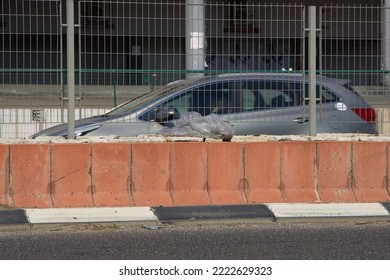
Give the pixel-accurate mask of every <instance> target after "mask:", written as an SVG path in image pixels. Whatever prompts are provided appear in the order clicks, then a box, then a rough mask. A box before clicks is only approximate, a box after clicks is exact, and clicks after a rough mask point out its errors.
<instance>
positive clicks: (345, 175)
mask: <svg viewBox="0 0 390 280" xmlns="http://www.w3.org/2000/svg"><path fill="white" fill-rule="evenodd" d="M388 146H389V144H388V143H387V142H364V141H363V142H357V141H356V142H335V141H333V142H325V141H324V142H320V141H318V142H316V141H296V142H294V141H280V142H251V143H250V142H243V143H239V142H231V143H226V142H205V143H203V142H202V143H198V142H194V143H192V142H184V143H183V142H182V143H180V142H165V143H46V144H31V143H29V144H2V145H0V168H1V169H0V204H5V205H10V206H15V207H24V208H51V207H55V208H58V207H115V206H116V207H120V206H159V205H163V206H168V205H182V206H183V205H223V204H251V203H278V202H291V203H295V202H308V203H309V202H310V203H315V202H318V203H330V202H336V203H337V202H382V201H390V195H389V187H388V185H389V182H388V178H389V172H390V164H389V156H388V149H389V147H388Z"/></svg>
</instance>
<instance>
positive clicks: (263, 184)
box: [245, 142, 284, 203]
mask: <svg viewBox="0 0 390 280" xmlns="http://www.w3.org/2000/svg"><path fill="white" fill-rule="evenodd" d="M245 178H246V180H247V197H248V202H249V203H264V202H270V203H271V202H275V203H276V202H284V198H283V195H282V191H281V178H280V144H279V143H277V142H264V143H245Z"/></svg>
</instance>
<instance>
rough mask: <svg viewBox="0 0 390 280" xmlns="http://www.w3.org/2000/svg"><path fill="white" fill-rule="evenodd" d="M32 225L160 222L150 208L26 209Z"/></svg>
mask: <svg viewBox="0 0 390 280" xmlns="http://www.w3.org/2000/svg"><path fill="white" fill-rule="evenodd" d="M25 211H26V216H27V219H28V220H29V222H30V223H31V224H48V223H88V222H91V223H92V222H134V221H158V218H157V217H156V216H155V215H154V213H153V212H152V210H151V208H150V207H117V208H111V207H110V208H48V209H25Z"/></svg>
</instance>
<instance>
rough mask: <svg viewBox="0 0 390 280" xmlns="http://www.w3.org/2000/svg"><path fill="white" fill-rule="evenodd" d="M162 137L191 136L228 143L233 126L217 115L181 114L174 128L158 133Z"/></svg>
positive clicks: (232, 132) (231, 135) (164, 129)
mask: <svg viewBox="0 0 390 280" xmlns="http://www.w3.org/2000/svg"><path fill="white" fill-rule="evenodd" d="M160 134H162V135H164V136H192V137H203V138H214V139H222V140H225V141H230V140H231V139H232V138H233V134H234V129H233V126H232V125H231V124H230V123H229V122H228V121H227V120H226V119H225V118H223V117H221V116H219V115H217V114H211V115H207V116H202V115H201V114H199V113H198V112H186V113H183V114H182V115H181V116H180V118H179V120H177V122H176V123H175V126H174V127H170V128H169V127H165V128H163V129H162V130H161V131H160Z"/></svg>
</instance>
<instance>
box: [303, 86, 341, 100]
mask: <svg viewBox="0 0 390 280" xmlns="http://www.w3.org/2000/svg"><path fill="white" fill-rule="evenodd" d="M305 90H306V97H309V94H310V93H309V85H308V84H306V85H305ZM320 96H321V97H320ZM316 98H317V100H316V103H317V104H320V103H331V102H337V101H339V98H338V97H337V96H336V95H335V94H334V93H333V92H331V91H330V90H328V89H327V88H326V87H322V89H321V90H320V86H316ZM308 103H309V101H308V100H307V101H306V103H305V104H308Z"/></svg>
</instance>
